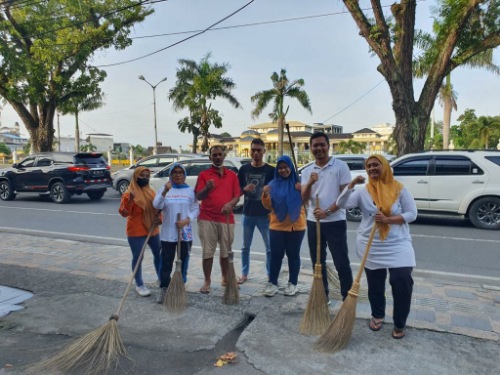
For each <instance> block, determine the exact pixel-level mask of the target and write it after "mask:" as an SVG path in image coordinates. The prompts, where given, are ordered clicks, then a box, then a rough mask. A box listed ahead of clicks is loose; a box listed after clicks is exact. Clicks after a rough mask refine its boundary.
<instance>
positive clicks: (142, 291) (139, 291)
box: [135, 285, 151, 297]
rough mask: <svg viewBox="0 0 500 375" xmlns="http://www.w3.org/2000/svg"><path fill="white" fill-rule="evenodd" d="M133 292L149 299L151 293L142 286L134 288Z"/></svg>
mask: <svg viewBox="0 0 500 375" xmlns="http://www.w3.org/2000/svg"><path fill="white" fill-rule="evenodd" d="M135 291H136V292H137V294H139V295H140V296H141V297H149V296H150V295H151V291H150V290H149V289H148V288H146V287H145V286H144V285H141V286H136V287H135Z"/></svg>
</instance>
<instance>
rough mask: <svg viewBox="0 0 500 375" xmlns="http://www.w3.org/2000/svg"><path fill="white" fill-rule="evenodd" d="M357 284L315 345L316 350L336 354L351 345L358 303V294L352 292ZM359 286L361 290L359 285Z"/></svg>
mask: <svg viewBox="0 0 500 375" xmlns="http://www.w3.org/2000/svg"><path fill="white" fill-rule="evenodd" d="M355 284H356V283H354V284H353V288H351V290H350V291H349V294H348V295H347V298H346V299H345V301H344V303H342V306H341V307H340V310H339V312H338V313H337V315H336V316H335V318H334V319H333V321H332V324H330V326H329V327H328V329H327V330H326V332H325V333H324V334H323V335H322V336H321V337H320V338H319V339H318V341H316V343H315V344H314V348H315V349H316V350H319V351H321V352H326V353H336V352H338V351H340V350H342V349H344V348H345V347H346V346H347V344H348V343H349V340H350V339H351V336H352V330H353V328H354V323H355V321H356V304H357V302H358V296H357V294H356V293H354V292H352V290H353V289H354V288H355ZM357 285H358V290H359V284H357Z"/></svg>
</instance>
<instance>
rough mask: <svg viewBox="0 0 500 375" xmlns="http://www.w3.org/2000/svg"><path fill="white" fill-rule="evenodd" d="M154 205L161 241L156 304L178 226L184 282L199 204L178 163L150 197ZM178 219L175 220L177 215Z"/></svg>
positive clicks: (167, 279) (170, 262) (168, 269)
mask: <svg viewBox="0 0 500 375" xmlns="http://www.w3.org/2000/svg"><path fill="white" fill-rule="evenodd" d="M153 206H154V208H157V209H159V210H162V213H163V223H162V226H161V230H160V240H161V270H160V293H159V294H158V297H157V299H156V302H157V303H163V301H164V299H165V296H166V292H167V288H168V285H169V284H170V278H171V277H170V274H171V273H172V268H173V264H174V259H175V254H176V248H177V233H178V228H181V229H182V230H181V234H182V238H181V260H182V278H183V279H184V282H186V281H187V266H188V261H189V252H190V250H191V246H192V244H193V228H192V227H191V223H192V222H193V220H195V219H196V218H197V217H198V214H199V213H200V207H199V204H198V201H197V200H196V197H195V195H194V190H193V188H192V187H190V186H189V185H188V184H186V170H185V169H184V167H183V166H182V165H180V164H174V165H173V166H172V168H171V169H170V179H169V181H168V182H167V183H166V184H165V186H164V187H163V189H160V190H158V192H157V193H156V196H155V198H154V200H153ZM179 213H180V214H181V219H180V220H179V221H177V214H179Z"/></svg>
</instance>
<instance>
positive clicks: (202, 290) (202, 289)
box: [200, 285, 211, 294]
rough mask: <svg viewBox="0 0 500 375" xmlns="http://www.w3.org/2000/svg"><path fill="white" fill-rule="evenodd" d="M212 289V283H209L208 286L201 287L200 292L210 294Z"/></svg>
mask: <svg viewBox="0 0 500 375" xmlns="http://www.w3.org/2000/svg"><path fill="white" fill-rule="evenodd" d="M210 291H211V289H210V285H208V286H205V285H203V286H202V287H201V288H200V293H202V294H209V293H210Z"/></svg>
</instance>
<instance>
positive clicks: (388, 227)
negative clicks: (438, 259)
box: [337, 155, 417, 339]
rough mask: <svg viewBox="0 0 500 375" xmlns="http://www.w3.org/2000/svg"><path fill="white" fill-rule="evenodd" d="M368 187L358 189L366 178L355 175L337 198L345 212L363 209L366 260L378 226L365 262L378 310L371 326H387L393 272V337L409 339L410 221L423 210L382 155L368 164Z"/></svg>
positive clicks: (361, 239)
mask: <svg viewBox="0 0 500 375" xmlns="http://www.w3.org/2000/svg"><path fill="white" fill-rule="evenodd" d="M365 168H366V172H367V174H368V183H367V184H366V187H365V188H364V189H358V190H354V187H355V185H356V184H363V183H364V182H365V178H364V177H362V176H357V177H355V178H354V179H353V180H352V181H351V182H350V183H349V185H348V186H347V187H346V188H345V189H344V191H343V192H342V194H341V195H340V196H339V198H338V199H337V206H339V207H341V208H354V207H359V208H360V210H361V213H362V218H361V223H360V225H359V228H358V231H357V237H356V245H357V254H358V256H359V257H362V256H363V252H364V251H365V249H366V245H367V243H368V237H369V235H370V231H371V228H372V226H373V225H374V224H375V223H376V225H377V226H378V228H377V232H376V233H375V237H374V239H373V242H372V245H371V248H370V251H369V253H368V258H367V260H366V264H365V274H366V279H367V282H368V298H369V300H370V306H371V310H372V319H371V320H370V322H369V327H370V329H371V330H372V331H379V330H380V329H381V328H382V325H383V323H384V318H385V306H386V299H385V282H386V279H387V270H389V283H390V285H391V287H392V295H393V299H394V305H393V321H394V329H393V331H392V337H393V338H395V339H401V338H403V337H404V336H405V326H406V319H407V318H408V315H409V313H410V305H411V296H412V292H413V278H412V276H411V273H412V271H413V267H415V265H416V263H415V251H414V250H413V246H412V241H411V236H410V228H409V225H408V223H411V222H412V221H414V220H415V219H416V217H417V207H416V205H415V201H414V200H413V197H412V196H411V194H410V192H409V191H408V190H407V189H406V188H405V187H404V186H403V185H402V184H401V183H400V182H398V181H396V180H395V179H394V176H393V174H392V169H391V166H390V165H389V163H388V162H387V160H386V159H385V158H384V157H383V156H381V155H373V156H370V158H368V159H367V160H366V163H365Z"/></svg>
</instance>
